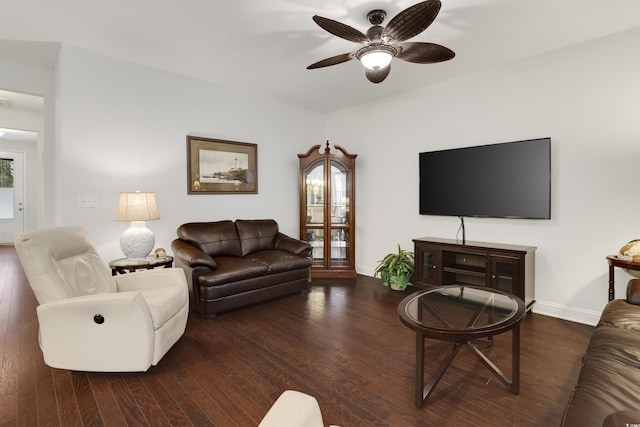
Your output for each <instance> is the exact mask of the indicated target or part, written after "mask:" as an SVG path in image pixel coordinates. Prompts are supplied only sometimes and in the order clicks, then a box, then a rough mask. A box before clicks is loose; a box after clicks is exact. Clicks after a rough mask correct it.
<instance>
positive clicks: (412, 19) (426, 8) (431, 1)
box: [382, 0, 441, 42]
mask: <svg viewBox="0 0 640 427" xmlns="http://www.w3.org/2000/svg"><path fill="white" fill-rule="evenodd" d="M440 6H441V3H440V0H427V1H423V2H421V3H418V4H414V5H413V6H411V7H409V8H407V9H405V10H403V11H402V12H400V13H398V14H397V15H396V16H394V17H393V18H392V19H391V21H389V24H387V26H386V27H385V29H384V31H382V39H383V40H385V37H391V38H392V39H393V40H395V41H396V42H402V41H405V40H407V39H410V38H411V37H413V36H416V35H418V34H420V33H421V32H423V31H424V30H425V29H426V28H427V27H428V26H429V25H431V23H432V22H433V20H434V19H436V16H438V12H439V11H440Z"/></svg>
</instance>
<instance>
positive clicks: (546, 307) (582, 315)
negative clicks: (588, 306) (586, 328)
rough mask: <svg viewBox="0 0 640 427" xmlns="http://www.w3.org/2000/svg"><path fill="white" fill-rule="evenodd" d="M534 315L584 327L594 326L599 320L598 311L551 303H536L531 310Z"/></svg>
mask: <svg viewBox="0 0 640 427" xmlns="http://www.w3.org/2000/svg"><path fill="white" fill-rule="evenodd" d="M531 311H533V312H534V313H537V314H542V315H545V316H551V317H557V318H559V319H563V320H569V321H571V322H578V323H584V324H585V325H591V326H595V325H596V324H597V323H598V320H600V315H601V314H602V313H601V312H599V311H593V310H584V309H581V308H576V307H570V306H566V305H561V304H555V303H552V302H544V301H536V302H535V303H534V304H533V307H532V309H531Z"/></svg>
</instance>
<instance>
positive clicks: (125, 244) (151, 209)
mask: <svg viewBox="0 0 640 427" xmlns="http://www.w3.org/2000/svg"><path fill="white" fill-rule="evenodd" d="M154 219H160V214H159V213H158V207H157V205H156V193H143V192H140V191H136V192H125V193H120V201H119V202H118V213H117V220H118V221H131V225H130V226H129V228H127V229H126V230H125V231H124V232H123V233H122V235H121V236H120V249H121V250H122V252H123V253H124V254H125V255H126V256H127V258H128V259H130V260H139V259H144V258H146V256H147V255H149V252H151V249H153V245H155V243H156V238H155V236H154V235H153V233H152V232H151V230H149V229H148V228H147V227H146V225H145V221H151V220H154Z"/></svg>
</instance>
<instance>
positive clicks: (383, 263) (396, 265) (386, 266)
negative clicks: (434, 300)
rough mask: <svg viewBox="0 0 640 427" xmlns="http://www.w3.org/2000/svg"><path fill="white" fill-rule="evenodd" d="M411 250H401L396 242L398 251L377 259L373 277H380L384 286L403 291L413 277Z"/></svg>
mask: <svg viewBox="0 0 640 427" xmlns="http://www.w3.org/2000/svg"><path fill="white" fill-rule="evenodd" d="M413 265H414V258H413V252H410V251H406V250H403V249H402V248H401V247H400V244H398V252H397V253H391V254H389V255H387V256H385V257H384V258H383V259H381V260H379V261H378V266H377V267H376V270H375V272H374V273H373V277H380V278H381V279H382V284H383V285H384V286H390V287H391V289H395V290H399V291H403V290H405V288H406V287H407V285H408V284H409V282H410V281H411V279H412V278H413V268H414V267H413Z"/></svg>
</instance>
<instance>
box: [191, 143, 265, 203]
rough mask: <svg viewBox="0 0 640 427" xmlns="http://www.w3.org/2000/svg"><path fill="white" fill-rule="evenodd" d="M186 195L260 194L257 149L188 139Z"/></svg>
mask: <svg viewBox="0 0 640 427" xmlns="http://www.w3.org/2000/svg"><path fill="white" fill-rule="evenodd" d="M187 180H188V181H187V193H188V194H227V193H242V194H252V193H253V194H256V193H258V145H257V144H249V143H246V142H234V141H224V140H221V139H210V138H200V137H197V136H190V135H187Z"/></svg>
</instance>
